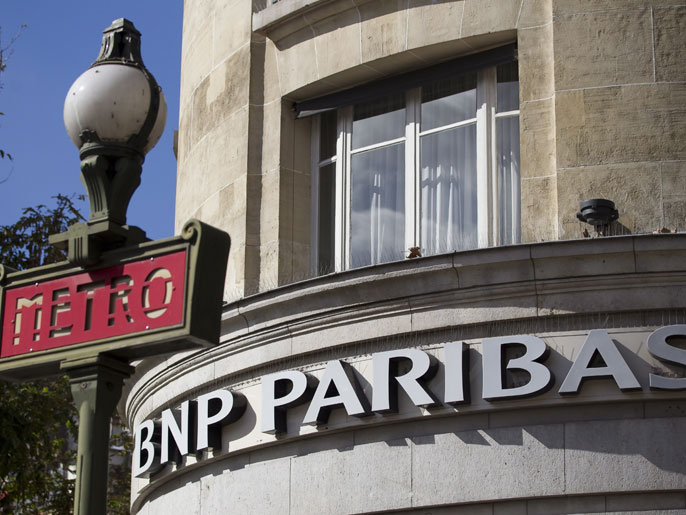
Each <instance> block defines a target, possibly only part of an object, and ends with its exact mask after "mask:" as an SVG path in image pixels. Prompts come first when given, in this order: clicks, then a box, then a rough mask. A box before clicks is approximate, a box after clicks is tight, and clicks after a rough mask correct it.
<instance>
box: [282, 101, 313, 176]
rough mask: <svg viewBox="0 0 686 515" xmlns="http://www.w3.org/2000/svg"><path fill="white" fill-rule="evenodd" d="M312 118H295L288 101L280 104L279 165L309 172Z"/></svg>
mask: <svg viewBox="0 0 686 515" xmlns="http://www.w3.org/2000/svg"><path fill="white" fill-rule="evenodd" d="M311 128H312V118H304V119H302V120H296V119H295V114H294V113H293V110H292V109H291V104H290V103H289V102H284V104H283V105H282V106H281V134H282V138H281V166H282V167H285V168H289V169H291V170H297V171H299V172H301V173H307V174H309V173H310V167H311V162H310V151H311V140H310V137H311Z"/></svg>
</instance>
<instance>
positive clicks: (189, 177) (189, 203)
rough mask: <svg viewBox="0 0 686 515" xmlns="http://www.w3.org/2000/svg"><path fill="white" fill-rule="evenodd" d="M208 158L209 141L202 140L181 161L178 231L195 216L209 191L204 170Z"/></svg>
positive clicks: (179, 168)
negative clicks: (204, 180) (207, 190)
mask: <svg viewBox="0 0 686 515" xmlns="http://www.w3.org/2000/svg"><path fill="white" fill-rule="evenodd" d="M207 160H208V142H207V141H206V140H203V141H200V142H199V143H198V144H197V145H195V146H194V147H193V148H191V149H190V151H189V152H188V159H186V160H185V161H184V162H179V163H178V165H177V176H176V213H175V216H176V224H175V225H176V231H175V232H176V233H178V232H179V230H180V229H181V226H183V224H184V223H186V221H187V220H188V219H189V218H191V217H193V216H194V213H195V211H196V210H197V209H198V206H199V205H200V204H201V203H202V202H203V201H204V200H205V198H206V196H207V193H206V190H205V188H204V184H203V170H204V169H205V168H204V167H205V166H206V165H207Z"/></svg>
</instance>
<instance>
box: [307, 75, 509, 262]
mask: <svg viewBox="0 0 686 515" xmlns="http://www.w3.org/2000/svg"><path fill="white" fill-rule="evenodd" d="M312 134H313V141H312V143H313V144H312V168H313V174H312V177H313V189H312V191H313V206H312V208H313V209H312V212H313V213H314V217H313V222H312V235H313V238H312V239H313V242H312V243H313V245H312V261H313V263H314V264H315V267H316V272H317V274H326V273H330V272H333V271H339V270H344V269H348V268H356V267H361V266H366V265H373V264H378V263H384V262H388V261H397V260H401V259H404V258H405V257H407V255H408V252H409V249H410V248H411V247H419V249H420V252H421V254H422V255H423V256H427V255H433V254H439V253H444V252H451V251H456V250H466V249H473V248H477V247H486V246H491V245H505V244H510V243H516V242H518V241H519V237H520V235H519V226H520V200H519V199H520V190H519V83H518V75H517V63H516V61H512V62H508V63H505V64H499V65H497V66H492V67H487V68H482V69H479V70H476V71H469V72H467V73H463V74H461V75H456V76H453V77H449V78H444V79H440V80H437V81H434V82H430V83H427V84H422V85H421V86H417V87H411V88H409V89H407V90H405V91H401V92H395V93H390V94H388V95H386V96H383V97H381V98H378V99H374V100H371V101H368V102H361V103H356V104H354V105H349V106H344V107H338V108H337V109H335V110H329V111H326V112H323V113H321V114H319V115H316V116H315V117H314V119H313V131H312Z"/></svg>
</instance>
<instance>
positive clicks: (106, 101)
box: [64, 64, 167, 153]
mask: <svg viewBox="0 0 686 515" xmlns="http://www.w3.org/2000/svg"><path fill="white" fill-rule="evenodd" d="M149 108H150V83H149V82H148V79H147V78H146V77H145V75H144V74H143V72H142V71H141V70H140V69H139V68H137V67H135V66H126V65H121V64H101V65H98V66H93V67H92V68H89V69H88V70H86V71H85V72H84V73H82V74H81V76H80V77H79V78H78V79H76V81H74V84H72V86H71V88H69V91H68V92H67V98H66V99H65V101H64V126H65V127H66V129H67V133H68V134H69V138H71V140H72V141H73V142H74V145H76V146H77V147H78V148H81V145H82V141H81V137H80V135H81V133H82V132H83V131H85V130H90V131H94V132H95V133H96V134H97V135H98V137H99V138H100V140H101V141H102V142H103V143H108V142H111V143H116V144H126V142H127V141H128V140H129V138H131V136H134V135H136V134H138V133H139V132H140V131H141V129H142V127H143V123H144V122H145V119H146V117H147V115H148V109H149ZM166 121H167V103H166V102H165V100H164V95H163V94H162V91H161V90H160V106H159V109H158V111H157V119H156V120H155V123H154V125H153V128H152V132H151V133H150V136H148V142H147V144H146V145H145V148H144V149H143V152H144V153H147V152H148V151H149V150H150V149H152V147H154V146H155V144H156V143H157V142H158V141H159V139H160V137H161V136H162V132H163V131H164V125H165V122H166Z"/></svg>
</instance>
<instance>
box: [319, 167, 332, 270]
mask: <svg viewBox="0 0 686 515" xmlns="http://www.w3.org/2000/svg"><path fill="white" fill-rule="evenodd" d="M335 195H336V165H335V164H334V163H331V164H329V165H327V166H323V167H322V168H320V169H319V205H318V213H319V220H318V222H319V223H318V226H319V230H318V249H317V250H318V259H317V275H323V274H329V273H331V272H333V271H334V236H335V234H336V229H335V220H336V205H335Z"/></svg>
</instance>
